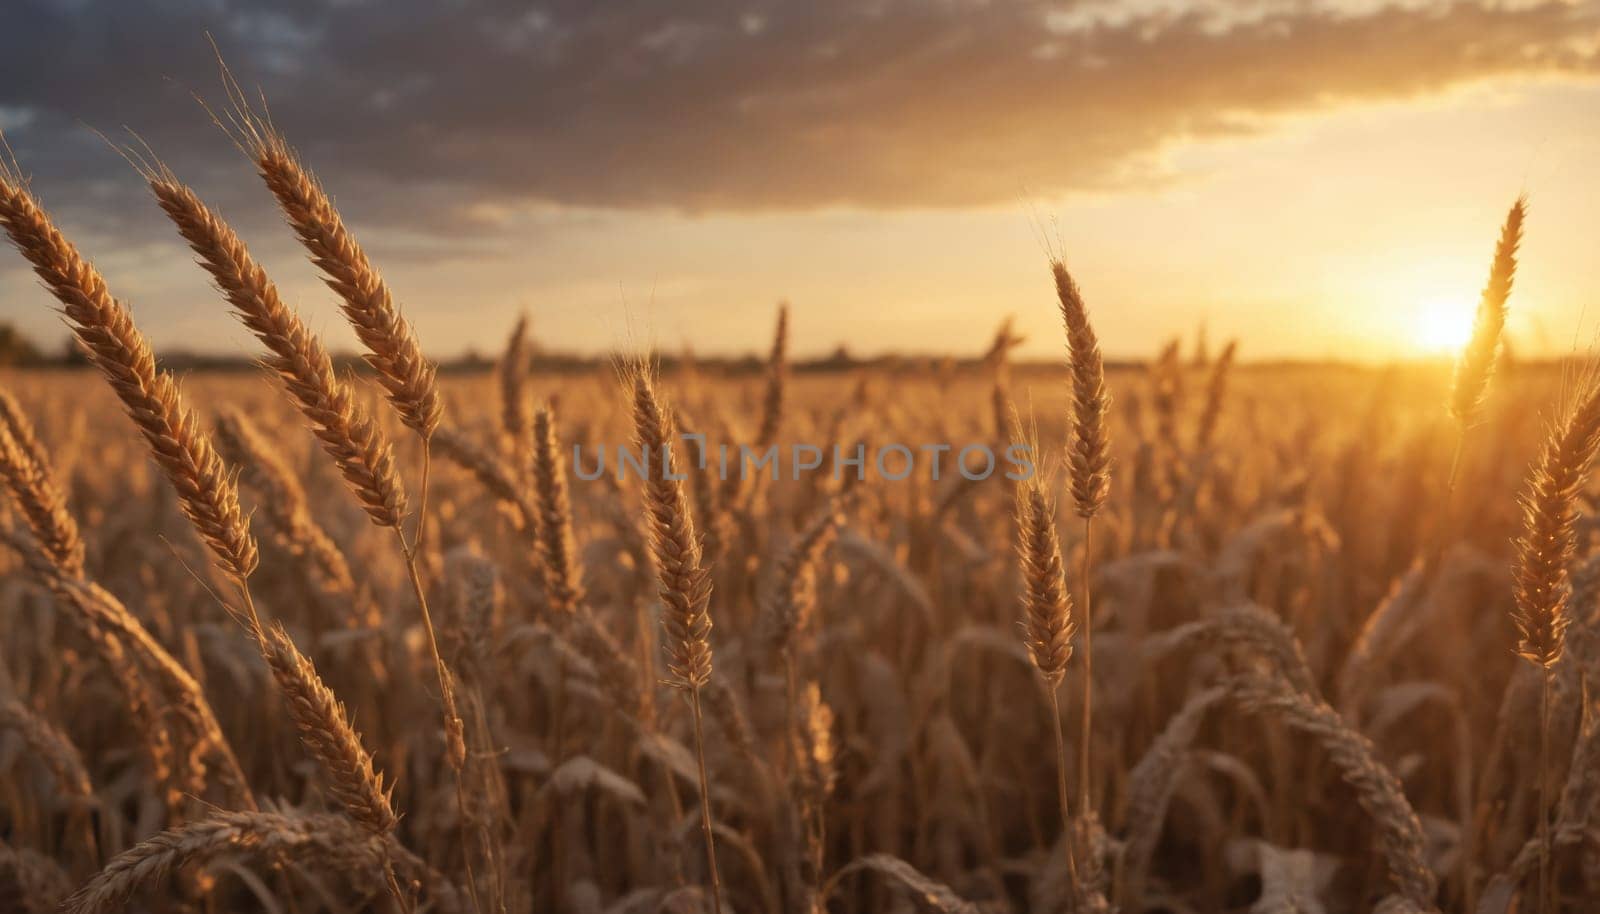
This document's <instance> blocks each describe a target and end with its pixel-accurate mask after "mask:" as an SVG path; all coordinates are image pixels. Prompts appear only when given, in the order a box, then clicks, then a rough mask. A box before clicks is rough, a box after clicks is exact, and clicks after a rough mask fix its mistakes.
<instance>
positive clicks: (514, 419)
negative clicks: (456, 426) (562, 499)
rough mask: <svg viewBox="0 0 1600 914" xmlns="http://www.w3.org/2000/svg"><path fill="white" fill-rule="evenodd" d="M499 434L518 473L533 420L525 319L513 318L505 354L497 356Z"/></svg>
mask: <svg viewBox="0 0 1600 914" xmlns="http://www.w3.org/2000/svg"><path fill="white" fill-rule="evenodd" d="M499 375H500V431H501V432H502V433H503V434H504V436H505V441H506V453H507V454H508V455H509V456H510V459H511V461H512V464H513V465H514V466H516V468H517V469H518V471H519V472H520V471H523V470H525V469H526V468H527V466H528V462H529V460H531V459H532V454H531V453H530V452H529V442H528V434H529V432H530V431H532V429H533V416H532V414H531V412H530V411H529V409H528V315H527V314H521V315H518V317H517V323H516V326H514V327H512V328H511V335H510V336H509V337H507V338H506V351H505V353H504V354H503V355H501V356H500V370H499Z"/></svg>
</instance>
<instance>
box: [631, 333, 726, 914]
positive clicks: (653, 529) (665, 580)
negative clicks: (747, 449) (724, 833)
mask: <svg viewBox="0 0 1600 914" xmlns="http://www.w3.org/2000/svg"><path fill="white" fill-rule="evenodd" d="M632 376H633V377H632V380H633V429H634V441H635V443H636V444H637V445H639V447H640V448H641V450H642V453H644V455H645V459H646V460H647V461H648V462H649V469H648V470H647V471H646V479H645V518H646V521H647V523H648V526H649V531H650V552H651V554H652V556H653V557H654V559H655V567H656V575H657V578H658V581H659V583H660V588H659V591H658V592H659V594H660V597H661V602H662V612H661V626H662V632H663V634H664V636H665V638H664V645H663V646H664V647H665V648H666V652H667V656H668V658H669V659H668V663H667V669H668V672H669V673H670V674H671V677H670V678H669V679H668V680H667V684H668V685H670V686H672V687H673V688H675V689H679V690H681V691H684V692H687V693H688V694H689V702H690V708H691V710H692V712H693V715H694V742H695V755H696V759H697V761H698V763H699V775H700V828H701V831H702V832H703V834H704V836H705V844H706V866H707V868H708V870H709V872H710V877H711V886H710V892H711V901H712V908H713V910H714V911H716V912H718V914H720V912H721V911H722V880H721V877H720V876H719V875H718V873H717V851H716V844H715V842H714V841H713V839H712V820H711V790H710V782H709V779H708V778H707V777H706V750H705V735H704V730H705V727H704V724H703V722H702V720H703V715H702V714H701V710H700V689H701V687H702V686H704V685H705V684H706V683H707V682H708V681H709V680H710V679H711V613H710V611H709V609H708V604H709V603H710V601H711V574H710V572H709V571H708V570H707V569H706V568H705V567H704V566H703V565H702V564H701V552H700V538H699V537H698V536H696V535H695V530H694V518H693V517H692V516H691V515H690V513H689V498H688V494H687V493H686V492H685V491H684V487H683V478H682V477H681V476H679V475H678V474H677V473H676V472H675V471H674V469H673V467H674V460H673V454H672V441H673V438H674V437H676V432H675V431H674V428H673V423H672V417H671V414H670V413H668V412H667V411H666V410H665V409H664V408H663V406H662V404H661V402H660V400H659V398H658V397H657V396H656V390H655V384H654V383H653V382H652V380H651V377H650V371H649V369H648V368H647V367H646V366H644V365H640V366H637V367H635V368H634V369H633V371H632Z"/></svg>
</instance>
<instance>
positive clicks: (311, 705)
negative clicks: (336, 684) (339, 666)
mask: <svg viewBox="0 0 1600 914" xmlns="http://www.w3.org/2000/svg"><path fill="white" fill-rule="evenodd" d="M259 640H260V643H261V656H262V657H263V658H265V659H266V661H267V667H268V668H269V669H271V670H272V678H273V679H274V680H276V681H277V683H278V690H279V691H281V692H282V693H283V697H284V700H285V702H286V703H287V704H288V707H289V716H290V717H291V718H292V719H293V720H294V724H295V729H297V730H298V731H299V732H300V741H301V742H302V743H304V744H305V746H306V748H307V749H308V750H309V751H310V752H311V756H312V758H314V759H316V761H317V764H318V766H320V767H321V769H322V773H323V775H324V777H325V779H326V781H327V788H328V792H329V793H331V794H332V795H333V797H334V799H336V800H338V801H339V805H340V807H341V808H343V809H344V811H345V814H346V815H348V816H349V817H350V818H351V819H352V820H354V821H355V822H356V823H358V824H359V825H361V827H363V828H365V829H366V830H367V831H369V832H372V833H373V834H375V835H381V834H385V833H387V832H390V831H393V830H394V827H395V824H396V821H397V820H396V819H395V815H394V809H393V807H392V804H391V801H390V799H389V791H388V790H387V789H385V787H384V785H383V776H382V775H380V774H379V773H378V772H377V771H376V770H374V768H373V765H372V756H371V755H370V754H368V752H367V750H366V748H365V747H364V746H362V744H361V737H360V735H359V734H357V733H356V731H355V728H354V727H353V726H351V725H350V721H349V719H348V717H347V716H346V715H345V710H344V705H343V704H341V703H340V702H339V700H338V699H337V698H336V697H335V696H334V694H333V691H332V690H330V689H329V688H328V687H327V685H326V684H324V683H323V681H322V677H321V676H318V675H317V670H316V667H314V666H313V665H312V663H311V661H310V660H308V659H306V657H305V655H304V654H302V653H300V649H299V648H297V647H295V645H294V642H293V641H292V640H291V639H290V638H289V635H288V633H287V632H285V631H284V630H283V628H282V626H279V625H276V624H275V625H273V626H271V627H269V628H268V629H266V630H265V631H263V632H261V633H259Z"/></svg>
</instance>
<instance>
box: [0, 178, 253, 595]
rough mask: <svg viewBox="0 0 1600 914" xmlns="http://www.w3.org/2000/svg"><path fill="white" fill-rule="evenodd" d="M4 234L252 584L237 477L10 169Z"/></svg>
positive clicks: (0, 205)
mask: <svg viewBox="0 0 1600 914" xmlns="http://www.w3.org/2000/svg"><path fill="white" fill-rule="evenodd" d="M0 228H4V229H5V232H6V234H7V235H9V236H10V238H11V242H12V244H14V245H15V246H16V248H17V250H18V251H20V252H21V253H22V256H23V257H25V258H27V260H28V262H29V263H31V264H32V265H33V269H34V272H35V273H37V274H38V276H39V278H40V280H42V281H43V282H44V284H45V286H46V287H47V288H48V289H49V290H50V291H51V293H52V294H54V295H55V297H56V299H57V300H58V301H60V302H61V306H62V314H63V315H64V316H65V317H66V318H67V322H68V325H69V326H70V327H71V328H72V332H73V333H74V334H75V335H76V336H77V338H78V340H79V341H81V342H82V343H83V344H84V347H85V348H86V349H87V350H88V352H89V357H90V359H91V360H92V361H93V362H94V364H95V366H96V367H97V368H99V369H100V372H101V373H102V374H103V375H105V377H106V380H108V381H109V382H110V383H111V387H112V389H113V390H114V391H115V392H116V394H117V396H118V398H119V399H121V400H122V404H123V407H124V408H125V409H126V410H127V413H128V416H129V417H130V418H132V419H133V422H134V424H135V425H136V426H138V428H139V431H140V432H141V433H142V434H143V435H144V438H145V441H146V443H148V444H149V446H150V451H151V454H152V455H153V456H154V457H155V460H156V463H157V464H158V465H159V466H160V467H161V469H162V471H163V472H164V473H165V474H166V476H167V479H168V480H170V481H171V483H172V486H173V488H174V489H176V490H177V493H178V502H179V504H180V505H181V507H182V509H183V512H184V514H185V515H186V516H187V517H188V518H189V520H190V522H192V523H193V524H194V526H195V528H196V529H197V530H198V531H199V532H200V535H201V538H202V539H204V540H205V542H206V544H207V545H208V546H209V547H210V548H211V551H212V553H213V554H215V556H216V558H217V561H218V564H219V565H220V566H221V567H222V569H223V570H224V571H226V572H228V574H230V575H231V576H233V577H234V578H235V579H236V580H240V581H242V580H244V579H246V578H248V577H249V576H250V573H251V572H252V571H254V570H255V567H256V561H257V555H256V541H255V538H254V537H253V536H251V535H250V530H249V527H248V526H247V525H246V523H245V519H244V515H243V514H242V513H241V512H240V510H239V498H238V492H237V491H236V489H235V487H234V480H233V477H232V475H231V474H230V473H229V472H228V470H227V468H226V467H225V466H224V465H223V463H222V459H221V458H220V457H218V456H217V453H216V450H215V449H214V448H212V446H211V440H210V439H209V438H208V437H207V436H206V434H205V433H204V431H202V430H201V427H200V421H199V419H197V418H196V417H195V415H194V413H193V412H191V411H190V410H189V408H188V407H187V406H185V405H184V403H183V399H182V397H181V395H180V393H179V390H178V385H177V382H175V381H174V380H173V379H172V377H171V376H170V375H168V374H167V373H165V372H162V371H159V370H158V369H157V368H156V359H155V355H154V354H153V353H152V352H151V350H150V345H149V343H148V342H147V341H146V340H145V338H144V335H143V334H141V333H140V332H139V330H138V328H137V327H135V326H134V323H133V315H132V314H130V313H129V311H128V309H127V307H126V306H125V305H123V304H122V303H121V302H119V301H117V300H116V299H114V298H112V297H111V293H110V291H108V290H107V288H106V283H105V280H104V279H102V278H101V276H100V273H99V272H98V271H97V270H95V268H94V267H93V266H92V265H91V264H89V262H88V261H86V260H84V259H83V258H82V257H81V256H80V255H79V254H78V251H77V249H76V248H75V247H73V246H72V243H71V242H69V241H68V240H67V239H66V238H65V237H64V236H63V235H62V234H61V232H60V231H58V230H57V229H56V227H55V224H54V223H53V222H52V221H51V220H50V217H49V215H48V214H46V213H45V211H44V209H43V208H41V207H40V206H39V203H38V201H37V200H35V199H34V196H33V194H32V193H31V192H30V191H29V190H28V188H27V186H26V185H25V184H24V183H23V181H22V179H21V178H20V176H18V175H17V174H16V173H15V172H14V171H12V169H11V168H10V167H9V166H5V165H0Z"/></svg>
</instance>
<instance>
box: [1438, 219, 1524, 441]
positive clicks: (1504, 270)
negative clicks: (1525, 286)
mask: <svg viewBox="0 0 1600 914" xmlns="http://www.w3.org/2000/svg"><path fill="white" fill-rule="evenodd" d="M1527 213H1528V200H1527V198H1526V197H1518V198H1517V201H1516V202H1515V203H1513V204H1512V205H1511V211H1510V212H1508V213H1507V214H1506V221H1505V223H1504V224H1503V225H1502V226H1501V227H1500V240H1499V241H1497V242H1496V243H1495V246H1494V260H1493V261H1492V262H1490V264H1489V280H1488V282H1486V283H1485V284H1484V287H1483V294H1482V295H1481V296H1480V297H1479V299H1478V313H1477V316H1476V317H1475V318H1474V319H1473V322H1472V339H1471V340H1470V341H1469V342H1468V343H1467V348H1466V349H1465V350H1464V351H1463V352H1462V353H1461V360H1460V361H1459V362H1458V363H1457V364H1456V374H1455V384H1454V386H1453V389H1452V391H1451V394H1450V413H1451V415H1453V416H1455V417H1456V420H1457V421H1459V422H1460V423H1461V425H1462V426H1463V427H1467V426H1470V425H1472V424H1473V423H1474V422H1476V421H1477V419H1478V417H1479V415H1480V414H1481V413H1482V411H1483V396H1484V392H1485V391H1487V390H1488V388H1489V376H1490V375H1492V374H1493V373H1494V362H1495V356H1496V355H1497V354H1498V353H1499V351H1500V336H1501V332H1502V331H1503V330H1504V329H1505V325H1506V302H1507V301H1508V300H1509V299H1510V298H1511V284H1512V282H1513V281H1514V280H1515V279H1516V275H1517V247H1518V246H1519V245H1520V244H1522V222H1523V219H1524V217H1526V216H1527Z"/></svg>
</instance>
